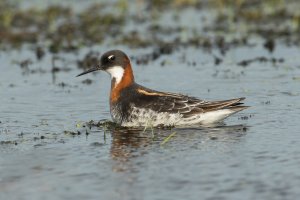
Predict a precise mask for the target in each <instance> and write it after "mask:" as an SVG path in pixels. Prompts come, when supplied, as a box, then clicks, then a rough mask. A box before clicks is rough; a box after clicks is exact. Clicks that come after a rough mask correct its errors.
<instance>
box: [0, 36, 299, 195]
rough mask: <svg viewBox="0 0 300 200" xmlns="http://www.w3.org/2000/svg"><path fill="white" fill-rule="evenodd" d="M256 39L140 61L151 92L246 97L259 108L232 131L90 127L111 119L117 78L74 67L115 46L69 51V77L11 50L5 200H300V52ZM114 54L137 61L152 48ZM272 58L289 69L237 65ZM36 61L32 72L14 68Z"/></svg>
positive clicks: (7, 56) (4, 123) (2, 146)
mask: <svg viewBox="0 0 300 200" xmlns="http://www.w3.org/2000/svg"><path fill="white" fill-rule="evenodd" d="M254 41H255V42H254V43H255V44H256V45H255V46H254V47H237V48H231V49H230V50H229V51H228V52H227V53H226V54H225V55H224V56H222V55H220V52H219V51H218V50H213V51H212V52H208V51H204V50H203V49H197V48H193V47H188V48H180V49H177V50H176V51H174V52H173V53H172V54H170V55H162V56H161V57H160V58H159V59H157V60H155V61H150V62H149V63H148V64H145V65H137V64H136V60H135V59H132V64H133V68H134V72H135V78H136V81H137V82H138V83H140V84H142V85H144V86H147V87H150V88H153V89H157V90H161V91H172V92H180V93H183V94H188V95H193V96H197V97H199V98H202V99H207V100H222V99H229V98H236V97H241V96H244V97H246V98H247V99H246V101H245V103H246V105H249V106H251V108H249V109H247V110H244V111H242V112H240V113H237V114H236V115H234V116H232V117H230V118H229V119H227V120H226V125H225V126H220V127H214V128H203V127H198V128H186V129H172V130H159V129H154V130H145V131H144V130H118V129H117V130H106V131H105V128H97V127H92V128H91V129H90V128H85V127H83V124H84V123H85V122H88V121H90V120H94V121H99V120H103V119H106V120H107V119H110V114H109V105H108V95H109V88H110V79H109V76H108V75H107V74H105V73H95V74H89V75H86V76H83V77H79V78H76V77H75V76H76V75H77V74H78V73H80V72H82V70H79V69H76V63H75V62H74V60H77V59H79V58H82V57H84V55H85V54H86V53H87V52H89V51H90V50H91V49H94V50H98V51H100V52H102V53H103V52H104V51H106V50H108V49H110V48H111V46H109V47H108V46H105V45H103V46H93V47H91V48H88V47H86V48H83V49H81V50H80V51H79V52H78V55H77V54H71V53H70V54H67V53H65V54H62V55H60V57H62V58H63V60H58V61H57V62H56V65H57V66H59V67H65V68H70V71H66V72H64V71H61V72H58V73H51V69H52V67H51V66H52V63H51V59H52V57H51V55H49V54H47V55H46V57H45V58H44V59H43V60H42V61H36V60H35V58H34V53H33V52H32V51H31V50H29V49H30V48H27V47H26V46H25V47H24V48H23V49H21V50H19V51H16V50H14V51H9V52H1V54H0V69H1V73H0V97H1V104H0V199H88V198H89V199H96V198H97V199H164V200H166V199H172V200H176V199H215V200H216V199H297V198H298V196H299V195H300V191H299V189H298V187H299V185H300V171H299V165H300V147H299V146H300V145H299V143H300V137H299V130H300V129H299V127H298V125H297V122H298V118H299V113H300V101H299V95H300V87H299V86H300V65H299V63H300V58H299V53H300V49H299V48H297V47H293V46H285V45H283V44H280V43H278V44H277V45H276V48H275V50H274V52H273V53H269V52H268V51H266V49H265V48H263V41H260V40H259V39H258V38H255V39H254ZM114 48H120V49H122V50H124V51H125V52H126V53H127V54H128V55H129V56H131V57H132V56H133V57H135V58H136V57H137V56H141V55H144V54H147V53H151V52H152V49H151V48H146V49H142V50H141V49H136V50H133V49H129V48H127V47H124V46H114ZM214 56H218V57H221V58H222V62H221V63H220V64H219V65H215V64H214V63H215V57H214ZM261 56H264V57H266V58H276V59H279V58H283V59H284V62H280V63H277V64H275V65H274V64H272V63H271V62H258V61H256V62H253V63H251V64H249V65H247V66H244V67H243V66H240V65H238V63H239V62H241V61H243V60H248V59H253V58H257V57H261ZM28 58H30V59H31V60H32V62H33V64H31V65H29V66H28V67H29V70H26V67H25V68H21V67H20V66H19V65H18V64H16V62H15V61H22V60H25V59H28ZM161 63H165V64H164V65H162V64H161ZM85 79H91V80H92V83H91V84H83V83H82V81H83V80H85ZM65 131H71V132H72V133H73V134H72V133H71V132H65ZM78 131H79V132H78ZM170 136H172V137H170Z"/></svg>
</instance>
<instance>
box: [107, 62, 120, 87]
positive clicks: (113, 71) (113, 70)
mask: <svg viewBox="0 0 300 200" xmlns="http://www.w3.org/2000/svg"><path fill="white" fill-rule="evenodd" d="M106 71H107V72H108V73H109V74H110V75H111V78H112V79H113V78H115V79H116V85H117V84H118V83H120V81H121V80H122V77H123V74H124V69H123V68H122V67H121V66H113V67H110V68H108V69H107V70H106Z"/></svg>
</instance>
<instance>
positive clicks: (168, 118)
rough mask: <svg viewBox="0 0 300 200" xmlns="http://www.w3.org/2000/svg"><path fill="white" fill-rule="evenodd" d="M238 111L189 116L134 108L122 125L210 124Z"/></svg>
mask: <svg viewBox="0 0 300 200" xmlns="http://www.w3.org/2000/svg"><path fill="white" fill-rule="evenodd" d="M235 112H236V111H233V110H230V109H222V110H216V111H211V112H207V113H201V114H197V115H194V116H191V117H189V118H184V117H182V114H179V113H168V112H155V111H153V110H151V109H143V108H136V107H134V108H133V111H132V113H131V119H130V120H129V121H123V122H122V126H127V127H137V126H149V127H150V126H153V127H155V126H158V125H160V124H164V125H165V126H189V125H194V124H202V125H209V124H214V123H217V122H220V121H222V120H224V119H225V118H227V117H228V116H230V115H231V114H234V113H235ZM118 117H119V116H117V115H114V114H113V119H114V121H119V122H120V120H118Z"/></svg>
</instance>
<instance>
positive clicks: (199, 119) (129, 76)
mask: <svg viewBox="0 0 300 200" xmlns="http://www.w3.org/2000/svg"><path fill="white" fill-rule="evenodd" d="M96 70H103V71H106V72H108V73H109V74H110V75H111V78H112V79H111V93H110V113H111V116H112V119H113V121H114V122H116V123H117V124H120V125H121V126H127V127H137V126H161V125H163V126H190V125H198V124H199V125H208V124H214V123H217V122H220V121H222V120H224V119H225V118H227V117H228V116H230V115H232V114H234V113H236V112H239V111H241V110H244V109H246V108H248V106H243V105H242V104H243V103H241V101H242V100H244V99H245V98H244V97H242V98H236V99H230V100H223V101H204V100H200V99H197V98H195V97H190V96H186V95H182V94H175V93H169V92H159V91H155V90H151V89H148V88H146V87H143V86H141V85H139V84H137V83H135V81H134V76H133V72H132V68H131V64H130V60H129V58H128V56H127V55H126V54H125V53H123V52H122V51H120V50H112V51H108V52H106V53H105V54H103V55H102V57H101V59H100V62H99V65H98V66H96V67H94V68H91V69H89V70H87V71H85V72H83V73H81V74H79V75H78V76H81V75H84V74H87V73H90V72H93V71H96Z"/></svg>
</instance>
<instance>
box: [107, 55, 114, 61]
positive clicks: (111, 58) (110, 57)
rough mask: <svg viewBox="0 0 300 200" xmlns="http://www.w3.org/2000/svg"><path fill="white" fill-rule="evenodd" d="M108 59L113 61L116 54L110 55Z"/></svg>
mask: <svg viewBox="0 0 300 200" xmlns="http://www.w3.org/2000/svg"><path fill="white" fill-rule="evenodd" d="M107 59H108V60H109V61H113V60H115V56H114V55H110V56H108V57H107Z"/></svg>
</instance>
